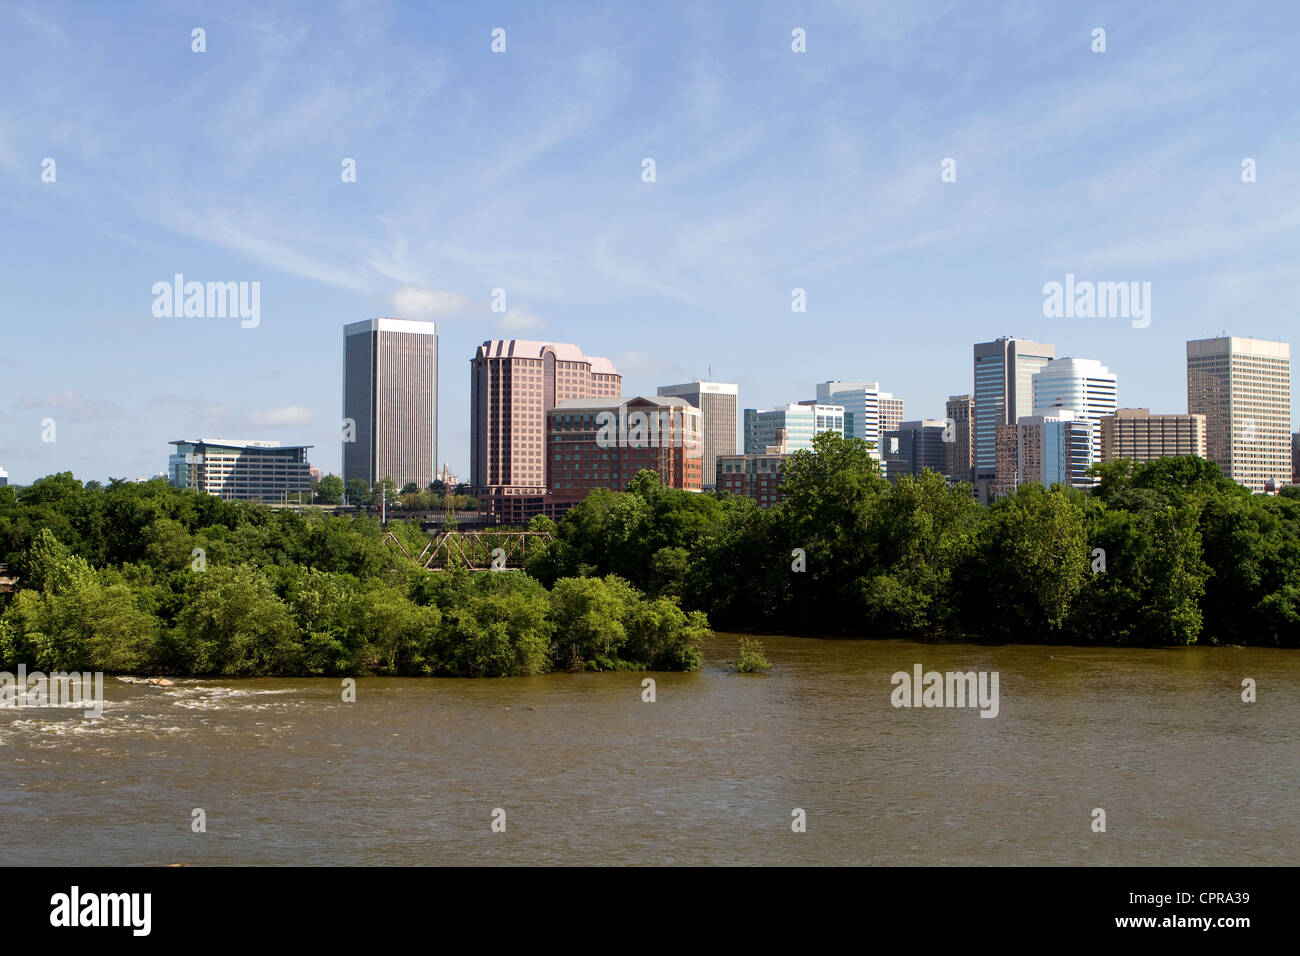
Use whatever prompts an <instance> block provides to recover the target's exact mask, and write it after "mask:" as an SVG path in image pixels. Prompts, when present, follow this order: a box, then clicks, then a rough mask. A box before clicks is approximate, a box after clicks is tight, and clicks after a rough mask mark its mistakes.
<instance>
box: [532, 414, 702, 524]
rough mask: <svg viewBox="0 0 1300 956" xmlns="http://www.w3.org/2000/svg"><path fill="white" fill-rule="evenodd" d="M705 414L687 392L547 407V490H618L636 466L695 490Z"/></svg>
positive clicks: (582, 493)
mask: <svg viewBox="0 0 1300 956" xmlns="http://www.w3.org/2000/svg"><path fill="white" fill-rule="evenodd" d="M702 417H703V413H702V412H701V411H700V409H698V408H696V407H695V406H694V405H692V404H691V403H690V402H688V401H687V400H686V399H684V398H677V397H676V396H662V397H659V398H647V397H645V396H637V397H635V398H626V399H617V398H616V399H612V400H611V399H609V398H572V399H569V400H568V401H563V402H560V403H559V404H558V405H556V406H555V407H554V408H552V409H550V410H549V411H547V413H546V445H547V458H548V468H549V473H550V478H549V481H550V496H551V497H552V498H554V499H557V500H559V499H568V500H571V501H580V500H582V499H583V498H585V497H586V496H587V495H588V494H589V493H590V492H591V491H592V490H593V489H596V488H608V489H609V490H611V491H623V490H625V489H626V488H627V485H628V482H630V481H631V480H632V479H633V478H635V477H636V474H637V472H639V471H643V470H645V471H653V472H655V473H657V474H658V475H659V479H660V481H662V482H663V483H664V484H665V485H667V486H668V487H670V488H684V489H686V490H688V491H699V490H700V488H701V487H702V485H703V480H704V475H703V469H702V452H701V449H702V446H703V441H702V434H703V427H702V423H701V422H702Z"/></svg>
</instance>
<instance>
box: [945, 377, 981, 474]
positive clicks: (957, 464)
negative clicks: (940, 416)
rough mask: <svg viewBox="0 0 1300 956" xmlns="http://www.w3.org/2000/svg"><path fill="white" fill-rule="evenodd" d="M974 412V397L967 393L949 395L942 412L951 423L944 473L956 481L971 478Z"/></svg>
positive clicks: (973, 459)
mask: <svg viewBox="0 0 1300 956" xmlns="http://www.w3.org/2000/svg"><path fill="white" fill-rule="evenodd" d="M974 412H975V399H973V398H972V397H971V396H969V395H949V396H948V402H947V404H946V405H945V406H944V414H945V415H946V416H947V417H948V422H949V423H951V426H950V427H951V431H950V432H949V433H948V437H949V438H951V439H952V440H951V441H949V442H947V443H946V444H947V464H946V468H945V471H944V474H945V475H947V476H948V477H949V478H955V479H957V480H958V481H970V480H971V467H972V466H973V465H974V464H975V457H974V455H975V445H974V443H973V442H972V432H971V419H972V417H973V415H974Z"/></svg>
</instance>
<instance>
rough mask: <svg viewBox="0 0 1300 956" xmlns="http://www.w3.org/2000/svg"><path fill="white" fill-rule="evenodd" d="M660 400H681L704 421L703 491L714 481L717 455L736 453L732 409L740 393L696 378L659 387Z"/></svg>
mask: <svg viewBox="0 0 1300 956" xmlns="http://www.w3.org/2000/svg"><path fill="white" fill-rule="evenodd" d="M658 391H659V394H660V395H661V396H671V397H674V398H684V399H686V401H688V402H690V403H691V404H692V405H694V406H695V407H696V408H698V409H699V410H700V414H701V417H702V418H703V420H704V448H703V455H704V457H703V461H702V464H703V466H704V487H705V488H712V487H713V486H714V482H715V481H716V472H717V467H718V456H719V455H734V454H735V453H736V426H737V425H738V424H739V419H738V418H737V417H736V414H737V413H736V406H737V405H738V404H739V396H740V389H739V388H738V387H737V386H735V385H729V384H727V383H725V382H702V381H700V380H699V379H698V378H697V379H696V380H695V381H693V382H685V383H683V384H681V385H660V386H659V390H658Z"/></svg>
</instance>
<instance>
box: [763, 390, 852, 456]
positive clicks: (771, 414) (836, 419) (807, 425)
mask: <svg viewBox="0 0 1300 956" xmlns="http://www.w3.org/2000/svg"><path fill="white" fill-rule="evenodd" d="M845 418H846V413H845V410H844V406H842V405H824V404H822V403H821V402H795V403H793V404H790V405H780V406H778V407H776V408H769V409H763V410H760V409H757V408H747V409H745V454H747V455H761V454H765V453H766V451H767V446H768V445H775V444H777V434H778V432H783V433H784V434H785V436H786V447H787V448H788V449H789V450H790V452H796V451H812V447H813V445H812V440H813V438H815V437H816V436H817V435H820V434H821V433H822V432H835V433H836V434H837V435H839V436H841V437H843V436H844V434H845Z"/></svg>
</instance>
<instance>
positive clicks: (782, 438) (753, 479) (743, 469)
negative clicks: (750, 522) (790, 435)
mask: <svg viewBox="0 0 1300 956" xmlns="http://www.w3.org/2000/svg"><path fill="white" fill-rule="evenodd" d="M789 457H790V455H789V450H788V447H787V444H786V434H785V432H784V431H778V432H777V434H776V441H775V442H773V443H772V444H771V445H768V446H767V447H766V448H765V449H764V450H763V451H762V453H760V454H754V455H722V456H720V457H719V458H718V474H717V478H716V479H715V483H716V486H717V490H718V491H729V492H731V493H732V494H733V495H744V496H745V497H747V498H753V499H754V500H755V501H757V502H758V504H759V507H762V508H770V507H772V506H773V505H775V504H777V503H779V502H780V501H781V499H782V498H783V497H784V496H783V495H782V494H781V477H782V475H783V474H784V473H785V463H786V461H787V460H788V459H789Z"/></svg>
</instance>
